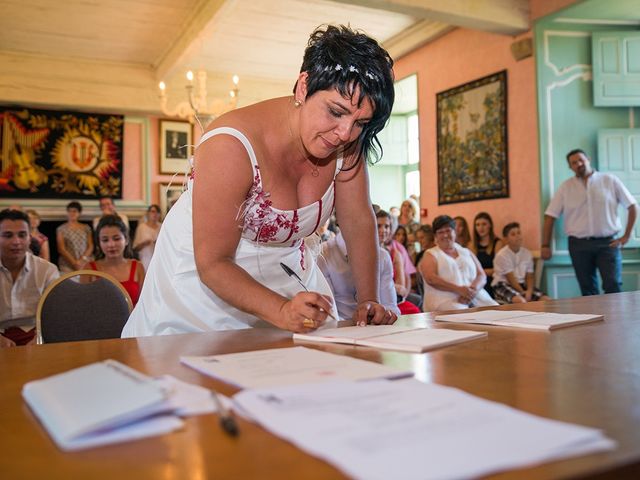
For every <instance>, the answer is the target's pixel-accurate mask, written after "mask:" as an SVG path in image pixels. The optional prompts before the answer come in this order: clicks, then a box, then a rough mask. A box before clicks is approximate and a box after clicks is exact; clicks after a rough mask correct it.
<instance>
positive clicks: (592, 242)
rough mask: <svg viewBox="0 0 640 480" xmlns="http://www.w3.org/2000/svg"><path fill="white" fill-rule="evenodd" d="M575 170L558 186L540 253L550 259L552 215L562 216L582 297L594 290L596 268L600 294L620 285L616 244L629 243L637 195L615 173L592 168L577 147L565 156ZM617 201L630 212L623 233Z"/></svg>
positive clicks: (618, 253) (618, 254) (547, 217)
mask: <svg viewBox="0 0 640 480" xmlns="http://www.w3.org/2000/svg"><path fill="white" fill-rule="evenodd" d="M567 161H568V162H569V168H571V170H573V172H574V173H575V177H572V178H570V179H568V180H566V181H565V182H563V183H562V185H560V188H559V189H558V191H557V192H556V193H555V194H554V196H553V198H552V199H551V202H550V203H549V206H548V207H547V210H546V211H545V216H544V228H543V234H542V250H541V256H542V258H543V259H545V260H547V259H549V258H551V255H552V252H551V248H550V245H551V234H552V233H553V224H554V222H555V219H556V218H558V217H559V216H560V215H562V214H564V230H565V233H566V234H567V235H568V236H569V255H570V256H571V263H572V264H573V268H574V270H575V272H576V278H577V279H578V283H579V284H580V290H581V291H582V295H597V294H598V293H599V290H598V283H597V278H596V268H597V269H598V270H599V271H600V276H601V277H602V287H603V289H604V292H605V293H616V292H619V291H620V287H621V286H622V255H621V253H620V248H622V246H623V245H624V244H626V243H627V242H628V241H629V236H630V235H631V230H632V229H633V225H634V223H635V221H636V215H637V213H636V204H637V202H636V199H635V198H634V197H633V196H632V195H631V194H630V193H629V191H628V190H627V189H626V188H625V186H624V185H623V184H622V182H621V181H620V179H619V178H618V177H616V176H615V175H611V174H608V173H600V172H596V171H595V170H594V169H593V168H592V167H591V161H590V159H589V157H588V156H587V154H586V153H585V152H584V151H583V150H580V149H576V150H572V151H570V152H569V153H568V154H567ZM618 205H622V206H623V207H624V208H626V209H627V210H628V212H629V215H628V217H627V226H626V228H625V231H624V234H623V235H622V236H621V237H619V238H615V237H616V236H617V235H618V234H619V233H620V230H621V224H620V219H619V218H618V213H617V210H618Z"/></svg>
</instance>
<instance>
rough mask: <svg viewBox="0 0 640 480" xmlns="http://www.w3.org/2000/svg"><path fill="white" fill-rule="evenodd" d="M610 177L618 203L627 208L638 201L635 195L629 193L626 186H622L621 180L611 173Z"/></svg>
mask: <svg viewBox="0 0 640 480" xmlns="http://www.w3.org/2000/svg"><path fill="white" fill-rule="evenodd" d="M611 178H612V179H613V185H614V189H615V192H616V199H617V200H618V203H619V204H620V205H622V206H623V207H624V208H629V207H630V206H631V205H635V204H637V203H638V202H637V201H636V199H635V197H634V196H633V195H631V193H630V192H629V190H627V187H625V186H624V183H622V180H620V179H619V178H618V177H616V176H615V175H611Z"/></svg>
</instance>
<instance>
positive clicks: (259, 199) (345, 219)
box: [123, 26, 396, 337]
mask: <svg viewBox="0 0 640 480" xmlns="http://www.w3.org/2000/svg"><path fill="white" fill-rule="evenodd" d="M392 66H393V61H392V60H391V57H389V55H388V53H387V52H386V51H385V50H384V49H382V47H380V46H379V45H378V43H377V42H376V41H375V40H373V39H371V38H369V37H367V36H366V35H364V34H361V33H357V32H354V31H352V30H350V29H349V28H347V27H334V26H327V27H324V28H320V29H317V30H316V31H315V32H313V34H312V35H311V38H310V40H309V43H308V46H307V49H306V50H305V55H304V60H303V64H302V67H301V71H300V74H299V76H298V79H297V81H296V84H295V86H294V95H293V96H292V97H283V98H276V99H272V100H267V101H264V102H260V103H257V104H255V105H251V106H249V107H245V108H241V109H238V110H234V111H232V112H229V113H227V114H225V115H223V116H221V117H220V118H218V119H216V120H215V121H214V122H212V124H211V125H209V127H208V129H207V132H205V133H204V135H203V137H202V139H201V142H200V144H199V146H198V147H197V149H196V152H195V165H194V170H193V171H192V175H191V179H190V181H189V188H188V189H187V190H186V191H185V192H184V193H183V194H182V195H181V197H180V198H179V200H178V201H177V203H176V204H175V206H174V207H173V208H172V209H171V210H170V211H169V213H168V214H167V217H166V218H165V221H164V222H163V225H162V228H161V231H160V235H159V237H158V241H157V243H156V250H155V252H154V255H153V258H152V260H151V264H150V265H149V271H148V273H147V277H146V280H145V284H144V288H143V290H142V295H141V297H140V301H139V302H138V305H137V306H136V308H135V309H134V311H133V312H132V314H131V317H130V318H129V321H128V322H127V324H126V326H125V328H124V330H123V336H125V337H126V336H142V335H157V334H167V333H181V332H198V331H207V330H225V329H241V328H250V327H262V326H270V327H274V326H275V327H278V328H282V329H285V330H290V331H293V332H308V331H311V330H314V329H316V328H318V327H320V326H323V325H330V324H331V322H327V316H328V313H329V312H333V315H334V316H335V317H337V312H336V310H335V306H334V304H333V300H332V297H331V291H330V288H329V285H328V284H327V281H326V280H325V279H324V277H323V275H322V273H321V272H320V271H319V269H318V267H317V265H316V263H315V260H314V259H313V256H312V255H311V254H310V252H309V249H308V248H307V247H306V246H305V243H304V238H305V237H306V236H308V235H310V234H312V233H313V232H315V231H316V229H317V228H318V226H319V225H321V224H322V223H323V222H324V221H326V219H327V218H329V216H330V215H331V213H332V211H333V209H334V206H335V209H336V212H337V216H338V220H339V222H340V225H342V226H343V228H342V232H343V235H344V238H345V241H346V245H347V250H348V254H349V258H350V261H351V263H352V266H353V271H354V278H355V283H356V288H357V290H358V299H359V304H358V308H357V309H356V312H355V313H354V316H353V318H354V319H355V321H356V322H357V323H358V324H366V323H367V322H368V321H369V322H371V323H377V324H379V323H392V322H393V321H395V319H396V316H395V314H393V313H392V312H390V311H388V310H387V309H385V308H384V306H383V305H381V304H380V303H378V300H379V299H378V282H377V275H376V272H377V266H378V258H377V247H376V235H375V220H374V216H373V211H372V209H371V206H370V202H369V193H368V175H367V165H366V163H367V162H366V161H367V159H368V157H369V155H371V154H372V153H375V147H374V145H379V143H378V142H377V139H376V134H377V133H378V132H379V131H380V130H381V129H382V128H383V127H384V125H385V123H386V121H387V119H388V118H389V115H390V113H391V108H392V106H393V97H394V90H393V72H392ZM377 156H378V157H379V155H377ZM281 264H284V265H286V266H287V267H289V268H290V269H291V270H293V271H294V272H295V274H296V275H297V276H298V277H300V280H301V282H302V283H303V284H304V285H305V287H306V288H307V289H308V290H309V291H305V289H304V287H302V286H301V285H300V284H299V282H298V281H297V279H296V278H291V277H290V276H289V275H288V274H287V273H286V272H285V271H284V270H283V268H282V267H281Z"/></svg>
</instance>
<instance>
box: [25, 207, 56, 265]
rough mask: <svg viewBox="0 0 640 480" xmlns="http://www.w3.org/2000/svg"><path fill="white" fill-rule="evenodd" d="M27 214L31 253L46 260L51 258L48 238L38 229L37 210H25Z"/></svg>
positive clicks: (38, 218) (38, 217) (38, 216)
mask: <svg viewBox="0 0 640 480" xmlns="http://www.w3.org/2000/svg"><path fill="white" fill-rule="evenodd" d="M27 215H28V216H29V226H30V227H31V244H30V246H29V248H31V253H33V254H34V255H36V256H38V257H40V258H42V259H43V260H46V261H47V262H48V261H50V259H51V256H50V253H49V239H48V238H47V236H46V235H45V234H44V233H42V232H41V231H40V230H38V227H39V226H40V215H38V212H36V211H35V210H27Z"/></svg>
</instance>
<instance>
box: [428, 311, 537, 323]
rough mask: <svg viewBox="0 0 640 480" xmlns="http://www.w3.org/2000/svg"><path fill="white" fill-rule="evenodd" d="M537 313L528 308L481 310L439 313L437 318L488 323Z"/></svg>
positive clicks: (446, 320) (445, 320) (449, 320)
mask: <svg viewBox="0 0 640 480" xmlns="http://www.w3.org/2000/svg"><path fill="white" fill-rule="evenodd" d="M536 314H537V312H528V311H526V310H479V311H477V312H465V313H453V314H449V315H437V316H436V320H438V321H441V322H460V323H487V322H495V321H500V320H506V319H512V318H519V317H526V316H528V315H536Z"/></svg>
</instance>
